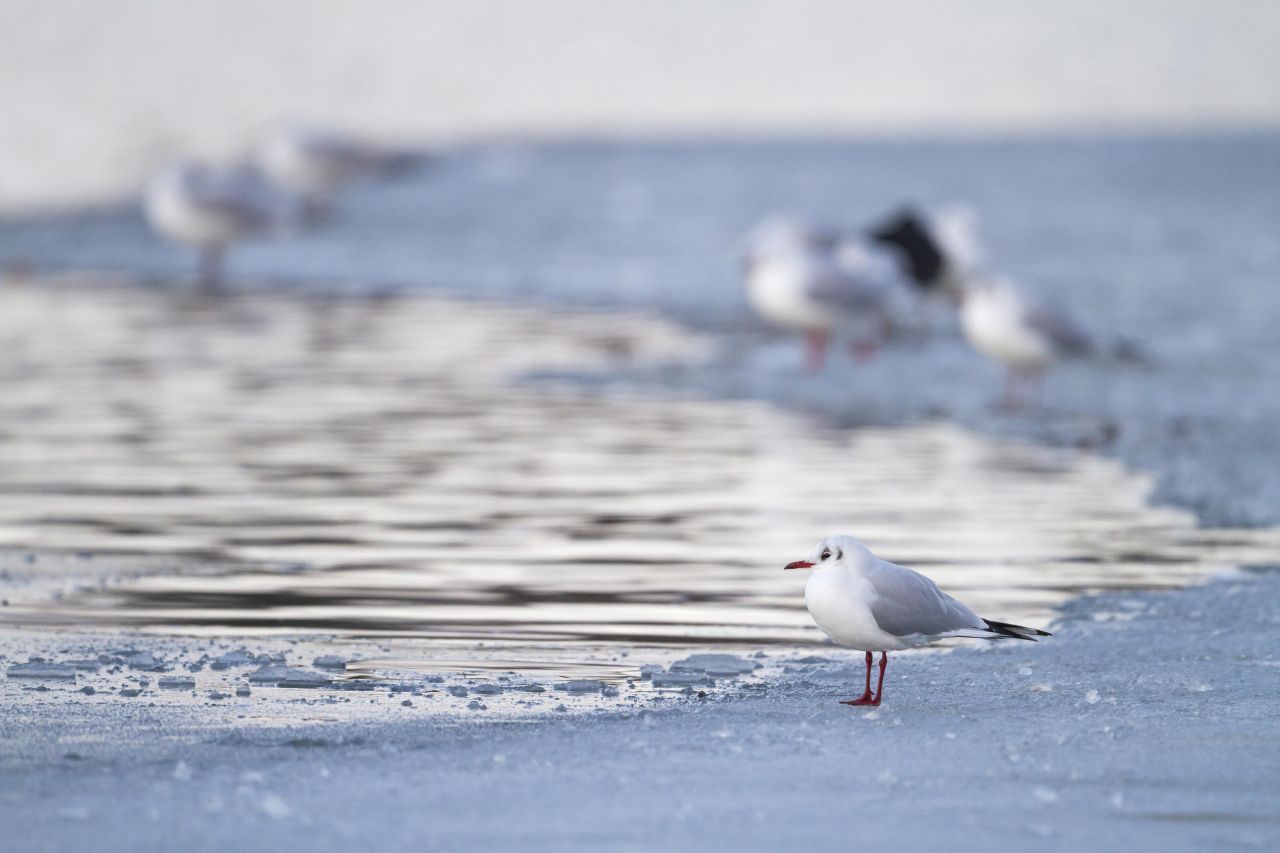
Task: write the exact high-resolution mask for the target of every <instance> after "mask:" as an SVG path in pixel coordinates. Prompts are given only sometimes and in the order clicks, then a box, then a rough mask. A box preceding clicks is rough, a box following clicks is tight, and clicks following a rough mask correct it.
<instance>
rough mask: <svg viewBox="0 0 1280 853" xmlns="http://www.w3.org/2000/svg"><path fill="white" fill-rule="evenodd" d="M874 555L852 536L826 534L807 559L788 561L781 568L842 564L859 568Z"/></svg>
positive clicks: (829, 566)
mask: <svg viewBox="0 0 1280 853" xmlns="http://www.w3.org/2000/svg"><path fill="white" fill-rule="evenodd" d="M874 559H875V556H874V555H873V554H872V553H871V549H869V548H868V547H867V546H866V545H863V544H862V543H861V542H860V541H858V540H857V539H855V538H854V537H852V536H843V535H838V536H828V537H827V538H826V539H823V540H822V541H821V542H819V543H818V544H817V546H815V547H814V549H813V551H812V552H811V553H810V554H809V556H808V558H807V559H804V560H796V561H795V562H794V563H788V564H787V565H785V566H783V569H813V570H814V571H821V570H822V569H828V568H834V567H837V566H843V567H845V568H849V569H859V568H862V567H863V566H866V565H868V564H869V563H870V562H871V561H872V560H874Z"/></svg>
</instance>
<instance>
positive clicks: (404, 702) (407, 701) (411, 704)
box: [400, 699, 413, 708]
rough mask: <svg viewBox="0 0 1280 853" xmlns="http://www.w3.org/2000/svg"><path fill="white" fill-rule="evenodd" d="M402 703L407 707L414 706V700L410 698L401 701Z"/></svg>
mask: <svg viewBox="0 0 1280 853" xmlns="http://www.w3.org/2000/svg"><path fill="white" fill-rule="evenodd" d="M400 704H401V705H403V706H404V707H406V708H412V707H413V702H412V701H411V700H409V699H406V700H404V701H403V702H401V703H400Z"/></svg>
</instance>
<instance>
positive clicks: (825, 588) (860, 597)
mask: <svg viewBox="0 0 1280 853" xmlns="http://www.w3.org/2000/svg"><path fill="white" fill-rule="evenodd" d="M875 594H876V593H875V590H874V589H873V588H872V586H871V583H870V582H869V581H868V580H867V579H866V578H864V577H862V576H861V575H858V574H856V573H855V572H850V571H841V570H840V569H839V568H838V567H834V566H833V567H831V568H825V569H819V570H817V571H815V572H814V573H813V574H812V575H810V576H809V582H808V583H806V584H805V587H804V603H805V606H806V607H808V608H809V615H810V616H812V617H813V621H814V622H816V623H818V627H819V628H821V629H822V632H823V633H824V634H826V635H827V636H828V637H830V638H831V640H832V641H833V642H834V643H836V644H837V645H840V646H844V647H846V648H850V649H859V650H861V651H869V652H879V651H896V650H899V649H907V648H911V647H912V646H913V645H915V644H914V643H911V642H906V641H904V640H903V639H901V638H899V637H895V636H893V635H892V634H888V633H886V632H884V631H883V630H881V629H880V626H879V625H877V624H876V620H875V618H874V617H873V616H872V615H871V601H872V600H873V599H874V597H875Z"/></svg>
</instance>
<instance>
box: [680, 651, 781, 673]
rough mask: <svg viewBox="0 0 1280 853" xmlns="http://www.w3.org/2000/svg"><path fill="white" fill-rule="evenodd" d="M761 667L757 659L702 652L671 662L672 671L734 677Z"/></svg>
mask: <svg viewBox="0 0 1280 853" xmlns="http://www.w3.org/2000/svg"><path fill="white" fill-rule="evenodd" d="M759 668H760V664H758V663H756V662H755V661H750V660H743V659H742V658H740V657H737V656H736V655H725V654H700V655H689V657H687V658H685V659H684V660H678V661H676V662H675V663H673V664H671V667H670V669H671V671H672V672H701V673H704V674H706V675H710V676H713V677H721V678H732V677H734V676H738V675H744V674H746V673H748V672H752V671H754V670H756V669H759Z"/></svg>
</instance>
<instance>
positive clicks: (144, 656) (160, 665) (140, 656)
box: [114, 649, 164, 672]
mask: <svg viewBox="0 0 1280 853" xmlns="http://www.w3.org/2000/svg"><path fill="white" fill-rule="evenodd" d="M114 654H115V655H116V656H117V657H119V658H121V659H122V662H123V663H124V664H125V665H126V666H128V667H129V669H141V670H146V671H148V672H160V671H161V670H163V669H164V661H163V660H162V659H160V658H158V657H156V656H155V655H153V654H152V653H151V652H139V651H135V650H133V649H129V650H126V651H120V652H114Z"/></svg>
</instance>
